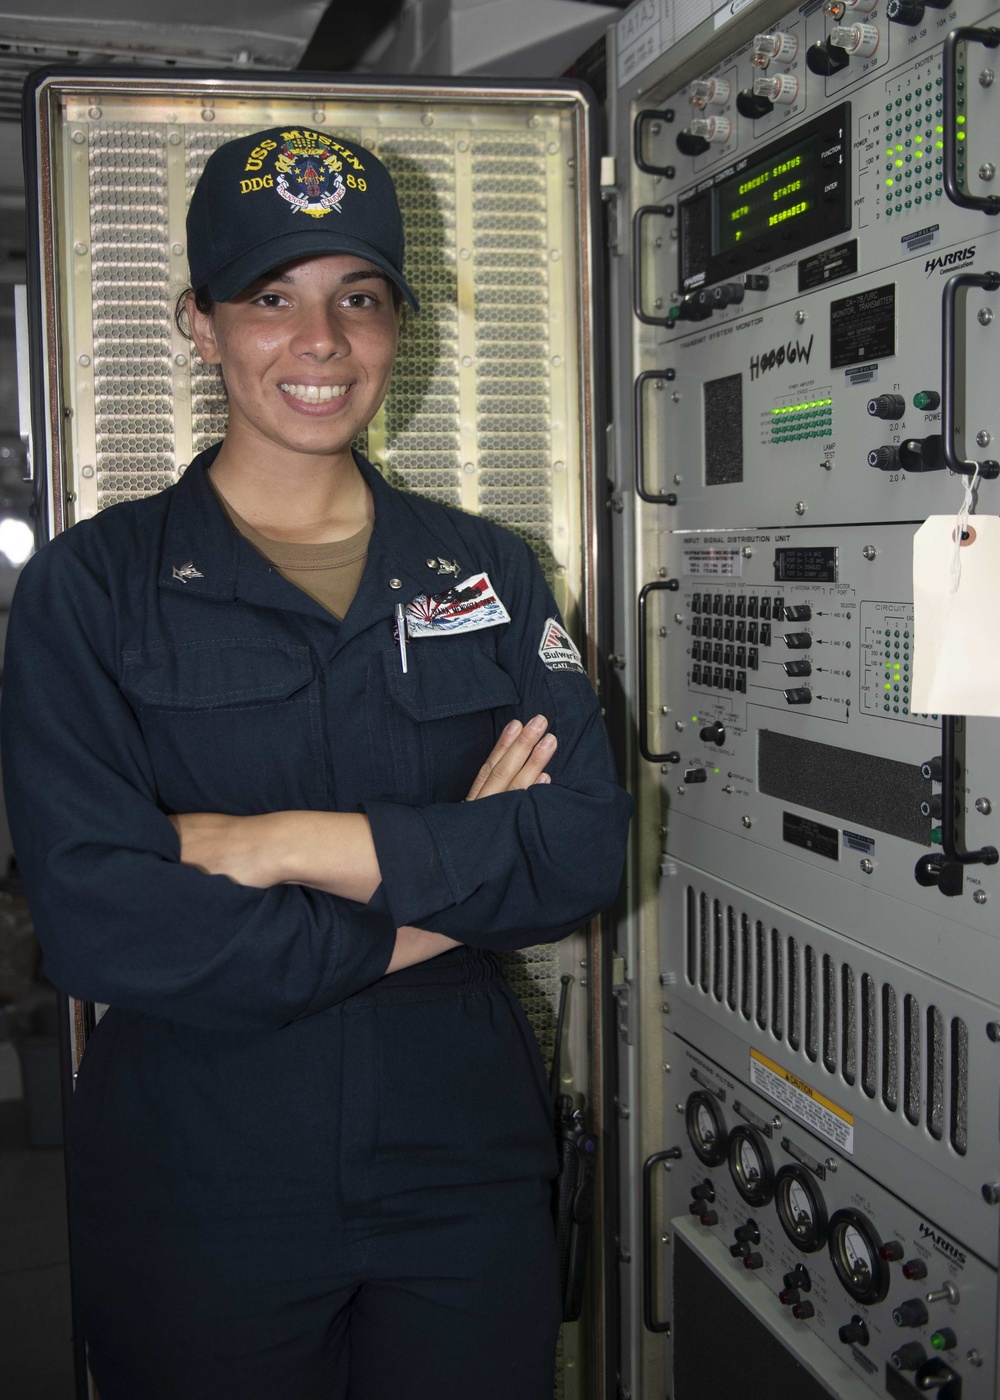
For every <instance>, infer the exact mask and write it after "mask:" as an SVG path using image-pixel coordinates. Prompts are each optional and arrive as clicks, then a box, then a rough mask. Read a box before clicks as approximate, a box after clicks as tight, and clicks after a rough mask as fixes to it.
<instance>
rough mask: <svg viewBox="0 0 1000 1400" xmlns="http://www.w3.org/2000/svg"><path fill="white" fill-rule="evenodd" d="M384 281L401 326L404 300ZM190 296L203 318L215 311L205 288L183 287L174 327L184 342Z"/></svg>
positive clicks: (188, 329)
mask: <svg viewBox="0 0 1000 1400" xmlns="http://www.w3.org/2000/svg"><path fill="white" fill-rule="evenodd" d="M385 280H386V282H387V283H388V285H389V291H390V293H391V295H392V309H393V311H395V313H396V315H397V316H398V317H399V324H400V326H402V324H403V322H404V320H405V319H406V299H405V297H404V296H403V293H402V292H401V291H400V289H399V287H397V285H396V283H395V282H394V281H393V280H392V278H391V277H386V279H385ZM192 294H193V295H194V304H195V306H196V307H197V308H198V310H199V311H200V312H201V314H202V315H203V316H211V314H212V312H213V311H214V310H215V298H214V297H213V296H212V293H211V292H210V291H209V290H208V288H207V287H198V288H195V287H185V288H184V290H183V291H182V292H181V293H180V295H179V296H178V298H177V301H176V302H175V303H174V325H175V326H176V327H177V329H178V330H179V331H180V333H181V335H182V336H183V337H184V339H185V340H191V339H192V336H191V327H190V325H189V324H188V317H187V299H188V297H189V296H191V295H192Z"/></svg>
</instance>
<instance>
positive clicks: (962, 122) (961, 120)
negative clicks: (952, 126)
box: [955, 117, 965, 126]
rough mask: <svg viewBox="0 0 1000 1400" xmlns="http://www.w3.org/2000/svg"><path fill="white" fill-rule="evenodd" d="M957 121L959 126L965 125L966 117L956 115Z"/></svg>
mask: <svg viewBox="0 0 1000 1400" xmlns="http://www.w3.org/2000/svg"><path fill="white" fill-rule="evenodd" d="M955 121H956V122H957V123H958V125H959V126H964V124H965V118H964V117H956V118H955Z"/></svg>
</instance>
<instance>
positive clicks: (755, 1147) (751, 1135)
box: [729, 1123, 774, 1206]
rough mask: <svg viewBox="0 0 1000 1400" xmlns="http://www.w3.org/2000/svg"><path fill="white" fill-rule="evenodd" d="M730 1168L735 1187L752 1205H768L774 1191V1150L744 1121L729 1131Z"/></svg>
mask: <svg viewBox="0 0 1000 1400" xmlns="http://www.w3.org/2000/svg"><path fill="white" fill-rule="evenodd" d="M729 1171H730V1174H731V1176H732V1178H733V1180H734V1181H735V1183H736V1189H737V1191H738V1192H739V1193H740V1195H741V1196H742V1197H743V1199H744V1200H745V1201H747V1202H748V1203H749V1204H750V1205H752V1206H766V1205H767V1203H768V1201H769V1200H770V1199H771V1197H772V1196H773V1194H774V1168H773V1167H772V1165H771V1154H770V1152H768V1150H767V1145H766V1143H765V1142H764V1139H763V1138H762V1137H761V1135H760V1133H758V1132H757V1131H756V1129H755V1128H747V1127H744V1126H743V1124H742V1123H741V1124H740V1125H739V1126H738V1127H736V1128H734V1129H733V1131H732V1132H731V1133H730V1134H729Z"/></svg>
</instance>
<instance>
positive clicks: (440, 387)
mask: <svg viewBox="0 0 1000 1400" xmlns="http://www.w3.org/2000/svg"><path fill="white" fill-rule="evenodd" d="M161 88H162V90H161ZM512 96H513V97H514V100H513V101H512V100H511V99H512ZM44 98H45V103H46V106H47V110H46V113H45V115H46V117H47V124H48V126H49V133H48V134H49V140H48V143H47V146H46V147H45V149H44V155H45V157H46V160H45V168H44V172H43V173H44V175H45V176H46V177H47V180H46V181H44V182H43V183H48V185H49V194H50V198H51V204H52V220H51V227H50V232H51V244H52V246H51V249H50V250H49V256H51V259H52V271H53V274H54V278H53V283H52V286H51V287H50V289H49V295H50V297H51V300H52V312H53V315H54V316H55V317H58V318H59V319H60V320H61V334H62V337H63V340H64V349H65V361H64V363H63V364H62V366H61V381H62V382H61V394H62V397H63V400H64V402H65V404H66V406H67V407H68V408H69V409H70V410H71V416H70V417H68V418H66V419H65V420H64V424H63V428H62V431H61V432H60V433H59V434H58V440H57V441H56V442H54V443H53V444H52V446H53V456H54V457H56V458H58V459H59V466H60V468H61V491H60V494H61V492H62V491H63V490H68V491H69V493H70V494H71V496H72V499H71V500H70V501H69V502H68V505H69V509H68V510H66V511H65V519H67V520H72V519H79V518H81V517H83V516H86V515H90V514H93V513H94V512H95V511H96V510H100V509H103V508H104V507H105V506H107V505H110V504H113V503H114V502H116V501H120V500H123V499H127V498H129V497H133V496H137V495H144V494H147V493H150V492H153V491H158V490H161V489H162V488H163V486H165V485H166V484H168V483H169V482H170V481H172V480H175V479H176V477H177V476H178V474H179V473H180V472H181V471H182V470H183V469H184V466H185V465H186V464H187V462H188V461H190V459H191V457H192V456H193V455H194V454H195V453H197V452H198V451H200V450H202V449H203V448H204V447H206V446H208V445H209V444H210V443H212V442H213V441H216V440H217V439H218V438H219V437H220V436H221V434H222V432H223V431H224V425H225V403H224V398H223V395H222V391H221V386H220V382H219V378H218V374H217V372H216V371H215V369H213V368H209V367H205V366H203V365H200V364H199V363H198V362H197V360H196V357H194V356H193V355H192V352H191V347H190V346H189V344H187V343H186V342H185V341H184V339H183V338H182V336H181V335H180V333H179V332H178V331H177V329H176V328H175V327H174V325H173V320H172V318H173V310H174V305H175V302H176V298H177V295H178V293H179V292H180V291H181V289H182V288H183V286H184V283H185V277H186V270H187V265H186V258H185V248H184V214H185V210H186V206H187V201H188V200H189V199H190V194H191V191H192V189H193V187H194V184H195V182H196V181H197V179H198V176H199V174H200V173H201V170H202V168H203V166H204V163H205V161H206V160H207V158H208V156H209V155H210V154H211V152H212V151H213V150H214V149H215V148H216V147H217V146H218V145H220V144H222V143H223V142H224V141H227V140H230V139H232V138H233V137H234V136H238V135H243V134H246V133H249V132H251V131H254V130H257V129H260V128H261V127H262V126H265V125H276V124H288V125H290V126H291V125H299V126H303V125H304V126H309V127H314V128H318V129H321V130H330V131H335V132H336V133H337V134H339V135H341V136H344V137H346V138H347V139H348V140H356V141H359V142H361V143H362V144H364V145H367V146H369V147H370V148H372V149H373V150H375V151H376V152H377V153H378V154H379V155H380V156H381V158H382V159H383V160H384V161H385V163H386V165H387V166H388V167H389V169H390V171H391V172H392V175H393V178H394V180H395V182H396V185H397V188H398V190H399V196H400V203H401V205H402V208H403V214H404V219H405V223H406V230H407V271H408V275H409V277H410V280H411V282H412V284H413V285H414V288H415V290H416V291H417V294H418V296H419V298H420V301H421V313H420V315H419V316H417V317H413V316H411V317H410V318H409V320H408V322H407V324H406V325H405V327H404V331H403V337H402V343H401V353H400V357H399V361H398V365H397V369H396V373H395V377H394V381H393V384H392V387H391V390H390V393H389V397H388V399H387V401H386V404H385V406H384V409H383V411H382V412H381V413H380V414H379V416H378V418H377V419H376V420H375V422H373V424H372V425H371V427H370V429H369V432H368V435H367V442H366V443H363V444H361V445H362V446H364V447H365V448H366V450H367V451H368V453H369V455H370V456H371V457H372V458H373V460H375V461H376V462H377V463H378V464H379V465H380V466H382V468H383V469H384V470H385V472H386V474H387V476H388V477H389V479H390V480H392V481H393V482H394V483H396V484H398V485H400V486H403V487H405V488H409V489H413V490H417V491H420V492H421V493H422V494H424V495H427V496H430V497H433V498H434V499H437V500H441V501H445V502H447V503H448V504H451V505H458V506H462V507H464V508H465V509H469V510H474V511H482V512H483V513H484V514H487V515H489V516H491V517H492V518H494V519H496V520H498V521H501V522H502V523H503V524H505V525H506V526H508V528H510V529H512V530H514V531H515V532H516V533H517V534H519V535H521V536H522V537H523V538H524V539H526V540H527V541H528V542H529V543H530V544H531V545H532V546H533V547H534V548H535V550H536V552H537V553H538V555H539V558H540V559H541V561H542V564H543V567H544V568H545V571H546V574H547V576H548V577H549V580H550V582H551V583H552V584H553V586H554V587H555V589H556V592H557V596H558V598H559V601H560V603H561V605H562V606H563V607H564V609H565V610H566V611H567V613H568V615H569V617H570V620H571V625H575V627H576V630H577V631H580V630H581V629H580V625H579V624H580V621H581V618H580V613H579V609H580V607H581V604H582V601H583V598H582V595H583V591H584V582H583V575H584V569H585V559H584V550H585V541H586V539H587V535H588V524H587V520H586V518H585V517H586V511H587V508H588V501H587V491H588V487H587V473H588V471H589V462H588V460H587V458H588V456H589V451H590V442H589V430H588V429H587V427H586V425H585V423H584V409H585V406H586V404H587V402H588V400H589V394H588V390H587V378H588V375H589V372H590V370H589V363H588V355H587V346H588V342H589V337H588V334H587V329H588V328H587V316H588V312H587V306H586V301H587V296H588V291H589V283H590V269H589V242H588V239H589V232H588V229H587V227H586V223H587V219H586V213H587V211H586V198H585V191H583V190H581V187H580V174H581V172H583V171H585V169H586V150H585V146H586V142H585V122H584V111H583V107H582V103H581V101H580V99H579V98H578V97H577V96H575V95H573V94H571V93H566V92H558V93H553V92H551V91H545V90H542V91H539V92H531V93H524V92H521V93H519V94H517V95H513V94H511V93H510V92H509V91H507V90H502V91H501V92H491V91H487V92H485V93H470V92H469V91H467V90H462V91H461V92H460V93H459V94H454V93H450V94H449V93H441V92H439V91H437V90H433V91H429V90H426V89H424V90H417V91H415V92H408V93H406V94H401V93H400V92H399V91H397V90H393V91H392V92H391V94H390V93H388V92H380V91H378V90H376V89H369V88H363V89H354V90H350V89H344V88H338V89H336V90H331V89H325V90H317V89H316V88H314V87H309V88H306V87H305V86H302V87H301V88H299V89H298V91H295V90H294V89H293V90H292V91H291V93H290V92H289V88H288V87H287V86H286V87H284V88H283V89H276V88H275V87H273V86H267V85H265V87H264V88H263V89H262V88H261V87H260V86H259V85H255V86H254V88H253V91H252V93H251V92H250V91H249V90H248V89H245V88H244V87H241V86H240V85H235V84H225V83H223V84H221V85H220V84H215V85H213V86H212V87H211V88H209V87H208V85H207V84H206V85H200V84H199V83H198V82H186V83H179V82H169V81H168V82H164V83H163V84H162V85H155V84H154V85H152V87H151V88H146V89H145V90H138V89H137V88H133V87H131V86H130V85H129V84H127V83H124V82H123V79H122V77H121V75H115V78H114V79H112V80H109V79H107V78H104V79H101V80H99V81H98V80H96V79H95V80H93V81H92V83H91V84H89V85H88V87H87V90H86V91H84V90H83V89H82V87H81V77H80V75H79V74H76V75H74V79H73V80H70V79H65V80H62V81H61V82H57V83H55V84H53V85H52V86H51V87H50V88H48V89H47V90H46V91H45V93H44ZM63 505H64V503H63V502H62V501H58V502H56V501H54V502H53V526H54V528H58V527H59V526H60V525H61V524H62V523H63V515H62V513H61V507H62V506H63Z"/></svg>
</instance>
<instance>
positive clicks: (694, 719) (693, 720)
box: [691, 715, 698, 724]
mask: <svg viewBox="0 0 1000 1400" xmlns="http://www.w3.org/2000/svg"><path fill="white" fill-rule="evenodd" d="M691 723H692V724H697V723H698V716H697V715H692V716H691Z"/></svg>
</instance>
